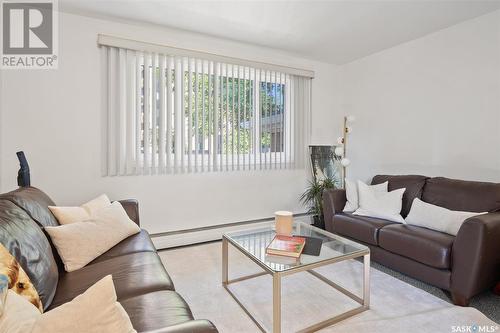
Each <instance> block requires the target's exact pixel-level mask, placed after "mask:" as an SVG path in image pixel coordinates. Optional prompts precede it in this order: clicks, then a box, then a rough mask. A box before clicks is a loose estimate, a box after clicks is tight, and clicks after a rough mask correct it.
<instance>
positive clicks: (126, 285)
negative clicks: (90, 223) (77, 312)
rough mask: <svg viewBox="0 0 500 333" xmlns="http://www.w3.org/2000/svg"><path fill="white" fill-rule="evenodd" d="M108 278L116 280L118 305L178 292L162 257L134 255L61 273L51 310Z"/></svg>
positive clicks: (144, 253) (145, 253) (149, 253)
mask: <svg viewBox="0 0 500 333" xmlns="http://www.w3.org/2000/svg"><path fill="white" fill-rule="evenodd" d="M108 274H112V276H113V282H114V284H115V289H116V294H117V296H118V301H121V299H124V298H130V297H133V296H137V295H141V294H144V293H148V292H153V291H158V290H174V284H173V282H172V280H171V279H170V276H169V275H168V273H167V271H166V270H165V268H164V267H163V264H162V262H161V260H160V257H159V256H158V254H156V253H154V252H139V253H132V254H127V255H123V256H119V257H115V258H111V259H109V260H105V261H102V262H98V263H95V264H92V265H87V266H85V267H83V268H81V269H79V270H76V271H74V272H69V273H67V272H65V273H61V276H60V279H59V284H58V286H57V291H56V295H55V296H54V300H53V301H52V304H51V305H50V309H52V308H54V307H56V306H58V305H61V304H63V303H66V302H68V301H70V300H72V299H73V298H74V297H75V296H77V295H79V294H81V293H83V292H84V291H85V290H87V288H88V287H90V286H91V285H93V284H94V283H95V282H97V281H99V280H100V279H102V278H103V277H105V276H106V275H108Z"/></svg>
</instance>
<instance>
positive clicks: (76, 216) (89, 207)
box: [49, 194, 111, 224]
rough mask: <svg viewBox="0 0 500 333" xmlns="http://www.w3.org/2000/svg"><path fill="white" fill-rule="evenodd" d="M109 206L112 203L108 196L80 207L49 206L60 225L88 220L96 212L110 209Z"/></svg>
mask: <svg viewBox="0 0 500 333" xmlns="http://www.w3.org/2000/svg"><path fill="white" fill-rule="evenodd" d="M109 205H111V201H110V200H109V198H108V197H107V195H106V194H101V195H100V196H98V197H97V198H95V199H93V200H90V201H89V202H87V203H84V204H83V205H81V206H80V207H59V206H49V209H50V211H51V212H52V214H54V216H55V217H56V219H57V221H58V222H59V224H70V223H75V222H80V221H84V220H88V219H90V218H91V216H92V214H93V213H94V212H96V211H98V210H100V209H102V208H105V207H108V206H109Z"/></svg>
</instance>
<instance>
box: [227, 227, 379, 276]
mask: <svg viewBox="0 0 500 333" xmlns="http://www.w3.org/2000/svg"><path fill="white" fill-rule="evenodd" d="M275 235H276V232H275V228H274V221H273V222H269V223H267V224H265V225H262V226H259V227H255V228H252V229H245V230H238V231H234V232H229V233H225V234H224V237H225V238H226V239H228V241H229V242H230V243H231V244H233V245H235V246H236V247H238V248H239V249H240V250H242V251H244V252H245V253H246V254H247V255H250V256H252V257H253V258H255V259H257V260H258V261H259V262H261V263H262V264H264V265H265V266H266V267H268V268H269V269H271V270H272V271H274V272H282V271H287V270H290V269H293V268H297V267H300V266H305V265H311V264H316V263H320V262H322V261H330V259H338V260H339V261H340V260H342V259H343V258H348V257H352V256H353V255H354V256H355V255H356V254H359V256H362V255H364V254H368V253H369V249H368V247H366V246H364V245H361V244H358V243H356V242H353V241H351V240H348V239H346V238H343V237H340V236H338V235H334V234H332V233H330V232H328V231H325V230H322V229H319V228H317V227H314V226H312V225H310V224H307V223H304V222H300V221H297V220H296V221H294V224H293V232H292V235H293V236H306V237H314V238H319V239H321V240H322V244H321V251H320V253H319V255H318V256H315V255H309V254H304V253H302V254H301V255H300V257H299V258H298V259H295V258H290V257H284V256H269V255H267V254H266V247H267V246H268V245H269V243H271V241H272V240H273V238H274V236H275ZM306 246H307V240H306Z"/></svg>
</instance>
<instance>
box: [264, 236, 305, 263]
mask: <svg viewBox="0 0 500 333" xmlns="http://www.w3.org/2000/svg"><path fill="white" fill-rule="evenodd" d="M305 244H306V239H305V238H304V237H298V236H282V235H276V236H274V239H273V240H272V241H271V243H270V244H269V245H268V246H267V248H266V253H267V254H271V255H275V256H286V257H293V258H298V257H300V254H301V253H302V250H303V249H304V245H305Z"/></svg>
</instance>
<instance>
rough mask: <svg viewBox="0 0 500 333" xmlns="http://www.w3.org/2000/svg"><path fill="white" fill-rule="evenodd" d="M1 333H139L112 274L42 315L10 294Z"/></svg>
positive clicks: (0, 320)
mask: <svg viewBox="0 0 500 333" xmlns="http://www.w3.org/2000/svg"><path fill="white" fill-rule="evenodd" d="M0 332H9V333H25V332H31V333H46V332H51V333H67V332H71V333H84V332H85V333H101V332H107V333H135V332H136V331H135V330H134V328H133V327H132V323H131V322H130V318H129V316H128V315H127V313H126V312H125V310H124V309H123V307H122V306H121V304H120V303H118V302H117V301H116V291H115V287H114V285H113V280H112V278H111V275H108V276H106V277H104V278H103V279H101V280H99V281H98V282H96V283H95V284H94V285H93V286H91V287H90V288H89V289H87V291H85V292H84V293H83V294H81V295H79V296H77V297H75V298H74V299H73V300H72V301H71V302H68V303H65V304H63V305H61V306H59V307H57V308H55V309H53V310H51V311H48V312H46V313H44V314H41V313H40V312H39V311H37V310H36V308H35V307H34V306H32V305H31V304H30V303H29V302H28V301H27V300H26V299H24V298H23V297H21V296H19V295H17V294H16V293H14V292H12V291H9V294H8V295H7V301H6V308H5V312H4V314H3V315H2V316H1V317H0Z"/></svg>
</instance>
